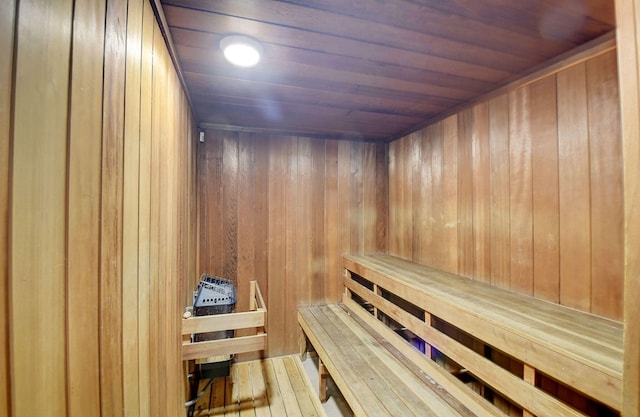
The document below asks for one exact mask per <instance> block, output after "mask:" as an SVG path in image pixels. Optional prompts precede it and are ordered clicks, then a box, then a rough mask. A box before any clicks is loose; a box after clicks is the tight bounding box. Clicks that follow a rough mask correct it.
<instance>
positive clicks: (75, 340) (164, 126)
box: [0, 0, 195, 416]
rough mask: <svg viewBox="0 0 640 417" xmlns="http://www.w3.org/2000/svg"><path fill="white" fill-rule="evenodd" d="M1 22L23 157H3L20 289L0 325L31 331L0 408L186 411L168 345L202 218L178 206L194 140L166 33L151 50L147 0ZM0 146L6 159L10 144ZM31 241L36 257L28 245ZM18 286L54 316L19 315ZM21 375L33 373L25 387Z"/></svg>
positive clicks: (27, 14) (1, 180)
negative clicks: (25, 357) (195, 225)
mask: <svg viewBox="0 0 640 417" xmlns="http://www.w3.org/2000/svg"><path fill="white" fill-rule="evenodd" d="M4 7H9V8H11V10H14V11H15V10H16V6H15V3H12V2H11V3H6V4H5V3H3V8H4ZM3 10H4V9H3ZM5 18H7V19H10V20H11V23H9V22H6V25H5V24H4V23H5V22H4V20H3V30H5V28H6V30H10V31H11V33H12V34H13V32H14V29H16V30H17V31H16V33H18V38H16V39H12V37H13V35H11V39H12V40H11V45H12V48H13V46H15V47H16V50H15V53H16V55H15V57H16V60H14V57H13V52H12V51H13V49H11V50H9V49H7V50H5V46H4V44H2V51H3V52H5V56H6V57H7V60H5V61H6V62H7V64H8V65H9V68H10V69H9V71H10V74H12V75H15V77H16V79H15V81H14V80H10V82H9V83H7V84H5V83H4V82H3V83H2V86H3V87H2V88H3V89H4V88H7V90H6V97H7V98H8V99H9V100H12V101H14V104H13V105H12V107H10V108H9V109H7V112H6V113H5V112H4V111H3V112H2V115H3V116H2V117H3V119H2V120H0V128H1V129H2V130H4V128H5V126H4V121H5V119H4V117H5V114H6V115H7V117H8V118H9V119H7V120H9V123H10V124H11V125H13V138H12V141H13V142H14V145H16V146H14V148H13V149H11V150H9V149H7V152H3V154H2V156H3V157H4V156H6V157H7V161H6V162H7V163H6V164H3V169H4V167H6V168H7V169H10V170H11V172H9V171H7V174H6V175H5V172H4V171H2V172H0V184H1V185H0V194H4V193H5V192H8V188H7V185H8V182H7V181H9V178H11V179H12V180H11V181H12V182H13V183H12V184H11V188H10V189H11V190H12V191H11V195H8V194H7V195H6V196H5V197H6V198H3V202H5V201H6V203H5V204H11V205H12V212H13V213H14V214H13V215H12V218H11V219H8V218H7V217H5V216H6V213H7V210H6V208H7V207H6V206H2V207H0V212H1V213H2V214H1V216H2V218H3V220H2V225H3V226H9V227H10V228H11V230H13V232H14V233H15V236H16V239H15V240H14V237H13V236H6V232H5V230H4V229H2V230H0V234H2V235H5V236H4V238H3V240H2V241H3V242H7V243H10V244H11V245H12V250H11V251H10V252H11V255H10V256H11V259H10V260H6V261H5V260H4V259H0V262H1V263H2V268H5V269H3V270H4V271H5V272H11V274H12V275H11V276H13V277H15V279H16V280H18V281H16V283H15V285H13V283H12V284H11V285H12V287H11V288H12V289H11V293H10V294H7V293H6V292H5V291H0V293H1V294H0V296H1V299H2V303H0V311H2V310H6V308H8V307H6V308H5V306H7V304H6V302H10V303H11V305H12V306H14V307H12V311H11V312H10V314H6V315H7V317H9V318H10V319H8V320H9V321H8V323H11V325H12V326H13V325H16V326H17V327H15V328H16V329H18V328H21V327H22V326H23V325H24V326H28V327H29V328H30V329H32V331H30V332H29V338H30V341H29V342H25V341H24V340H23V338H24V337H26V334H25V335H22V334H17V338H14V335H8V336H10V337H9V338H8V340H7V345H6V346H13V347H12V349H14V350H15V352H17V353H16V354H15V355H13V357H11V358H8V357H7V356H6V355H5V354H4V352H5V351H4V350H3V351H2V352H0V354H2V356H3V357H5V359H6V361H3V364H6V365H7V366H9V367H10V368H11V369H13V370H14V371H15V372H16V373H15V376H13V375H9V374H5V376H6V378H5V379H4V380H6V381H10V382H11V388H10V392H8V391H6V390H5V388H6V385H2V386H0V391H2V392H3V393H7V395H8V396H10V397H11V400H7V401H3V402H2V403H3V404H5V403H6V404H11V407H12V408H13V409H12V410H11V413H12V414H14V415H16V416H18V415H23V414H25V413H26V414H33V413H36V414H43V413H44V414H46V413H53V414H56V415H58V414H60V415H70V416H76V415H97V414H100V413H101V412H103V413H106V414H110V415H114V416H118V415H157V416H163V415H175V413H176V412H177V413H181V412H183V411H184V410H183V408H182V405H181V402H182V401H181V398H180V397H181V396H182V394H180V393H181V392H182V386H183V381H182V368H181V361H180V360H179V358H180V348H181V346H180V338H179V337H175V336H176V335H178V334H179V333H180V329H179V328H178V326H179V324H180V321H179V316H178V314H179V310H180V309H181V308H182V303H180V305H179V304H178V302H177V300H178V298H182V296H183V290H182V288H183V286H186V285H184V282H185V281H186V274H185V272H184V271H186V270H187V269H189V268H191V269H195V268H194V265H193V264H194V260H193V258H190V256H191V255H189V254H188V252H189V251H188V250H186V248H187V247H194V244H195V235H194V234H192V233H191V234H190V233H187V232H186V231H187V229H191V230H193V227H192V226H193V225H192V223H193V220H195V217H191V218H189V216H186V215H185V213H186V207H187V206H188V205H191V206H193V203H194V199H195V195H194V194H191V195H190V196H188V195H187V194H186V193H184V192H183V190H187V189H194V185H195V182H194V180H195V177H194V175H193V171H190V173H189V171H188V169H187V165H189V163H192V161H193V157H194V156H195V152H194V150H195V149H194V148H193V144H192V142H191V140H192V139H193V136H192V135H193V132H194V131H193V130H192V129H191V126H192V118H191V114H190V110H189V108H188V106H187V105H186V100H185V98H184V94H183V92H182V91H181V89H180V86H179V83H178V82H177V80H176V77H175V73H173V74H172V72H174V71H175V70H174V68H173V67H172V65H171V63H170V61H169V60H167V55H166V46H165V45H164V42H163V38H162V37H161V36H160V34H159V32H157V33H156V34H157V36H156V37H155V42H154V26H155V29H156V30H158V29H157V24H156V23H155V17H154V15H153V11H152V10H151V8H150V6H149V4H148V2H143V1H131V2H109V3H108V4H106V3H105V2H104V1H99V0H96V1H91V2H83V3H82V4H80V3H78V4H74V3H73V2H58V3H56V4H55V5H51V6H46V7H44V6H42V5H39V4H31V3H29V2H26V3H24V4H21V5H20V13H19V16H18V15H15V14H14V13H13V12H12V13H8V11H7V13H3V19H5ZM3 33H4V32H3ZM41 35H46V36H45V37H44V38H43V37H41ZM9 39H10V38H9V37H5V36H2V42H5V41H7V40H9ZM14 41H15V42H14ZM5 68H6V67H5V66H0V71H5ZM43 71H45V72H46V74H45V72H43ZM43 74H45V75H43ZM2 79H3V80H4V79H5V74H4V72H2ZM43 80H46V82H44V81H43ZM5 86H6V87H5ZM2 91H5V90H2ZM3 97H5V96H4V95H3ZM4 105H5V101H4V98H3V101H2V102H0V106H4ZM3 108H4V107H3ZM25 109H26V110H25ZM43 115H44V116H43ZM25 126H27V127H25ZM0 138H2V141H0V148H1V149H4V147H5V146H8V145H9V142H8V141H6V142H5V136H4V133H2V134H0ZM7 138H8V137H7ZM40 141H44V142H43V143H42V144H40ZM190 142H191V143H190ZM1 149H0V152H2V150H1ZM29 153H30V155H29V156H27V155H28V154H29ZM189 161H191V162H189ZM33 164H36V165H35V166H34V165H33ZM23 171H26V172H27V175H23ZM31 200H33V201H31ZM187 200H189V201H188V202H186V201H187ZM25 204H26V206H25ZM27 207H29V208H27ZM29 219H31V220H29ZM32 226H33V227H32ZM29 227H32V229H29ZM18 234H19V235H20V236H19V237H17V236H18ZM32 238H35V239H32ZM30 239H32V240H31V242H32V243H36V242H37V244H36V245H35V246H31V247H29V241H30ZM5 249H6V248H5ZM5 252H6V253H9V251H3V253H5ZM24 259H29V262H24ZM7 262H9V263H10V264H11V265H13V266H12V268H17V269H15V270H12V271H8V270H7V269H6V268H7ZM25 268H27V269H25ZM151 276H153V277H154V278H153V280H151V279H150V277H151ZM25 277H31V278H25ZM43 277H46V278H43ZM12 279H13V278H12ZM34 279H35V280H37V281H33V280H34ZM25 286H29V287H34V288H36V293H35V295H34V296H35V298H34V299H32V300H31V302H30V303H29V305H31V306H32V305H39V306H47V307H46V308H44V309H43V308H41V307H39V308H37V309H31V310H30V312H28V313H27V314H26V315H23V314H22V311H17V313H19V314H17V313H16V312H14V311H13V308H15V309H18V310H20V309H22V308H25V306H27V304H25V303H23V302H22V300H23V298H24V297H23V294H24V293H25V289H26V287H25ZM23 287H25V288H23ZM189 287H191V285H189ZM40 292H42V294H41V293H40ZM5 312H6V313H9V312H8V311H5ZM14 313H16V314H15V315H14ZM17 317H20V319H19V320H18V319H17ZM14 318H16V320H18V321H16V322H15V323H13V320H14ZM151 318H153V320H151ZM0 331H2V332H3V333H4V332H5V329H4V328H2V329H0ZM51 332H53V333H55V334H54V335H51V334H50V333H51ZM53 333H52V334H53ZM41 338H44V339H46V340H47V343H46V348H45V345H43V344H40V343H37V341H38V340H40V339H41ZM30 346H31V347H30ZM40 346H42V348H43V349H45V351H42V352H37V351H38V350H39V349H41V348H40ZM23 355H28V357H29V359H28V360H29V364H28V365H26V366H25V365H24V364H23V362H24V360H23ZM87 361H89V362H92V363H94V364H95V366H93V367H90V368H87V366H86V362H87ZM100 364H102V366H101V365H100ZM32 367H34V368H33V369H40V370H42V369H46V370H47V372H45V373H42V372H35V371H34V372H30V371H29V369H32ZM19 369H25V370H26V371H27V372H28V373H29V374H30V375H32V376H31V377H30V378H29V379H31V381H30V382H28V384H26V385H25V384H23V382H22V381H23V379H24V378H23V376H24V375H26V374H25V373H22V372H21V371H20V372H19V371H18V370H19ZM3 370H4V368H3ZM12 372H13V371H12ZM3 374H4V372H3ZM33 375H40V376H38V377H36V378H35V379H34V378H33ZM16 381H17V383H16ZM41 384H44V385H45V386H46V387H44V388H41V387H40V385H41ZM7 389H8V388H7ZM33 389H36V391H37V392H36V394H35V397H34V394H33V392H32V390H33ZM169 391H170V392H175V393H178V394H177V395H166V392H169ZM52 392H55V394H53V395H52V394H51V393H52ZM2 395H4V394H2ZM49 397H51V398H49ZM3 398H4V397H3ZM158 399H160V400H158ZM25 406H28V408H29V409H30V410H29V411H24V410H23V408H24V407H25ZM45 409H46V410H47V411H42V410H45Z"/></svg>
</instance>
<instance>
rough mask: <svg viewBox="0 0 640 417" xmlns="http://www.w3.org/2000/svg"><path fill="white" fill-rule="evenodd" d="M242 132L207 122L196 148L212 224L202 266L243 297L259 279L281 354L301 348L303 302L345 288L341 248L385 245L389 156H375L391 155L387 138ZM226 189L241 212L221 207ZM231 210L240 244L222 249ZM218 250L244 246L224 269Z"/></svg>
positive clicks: (274, 351) (205, 212)
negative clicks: (372, 139) (300, 310)
mask: <svg viewBox="0 0 640 417" xmlns="http://www.w3.org/2000/svg"><path fill="white" fill-rule="evenodd" d="M244 135H246V133H237V132H225V131H215V130H208V131H207V132H206V134H205V138H206V139H205V143H204V144H200V147H199V149H198V153H199V154H198V184H199V185H198V187H199V189H200V190H202V194H201V198H200V202H199V210H200V214H199V216H200V218H199V222H200V224H202V225H206V226H205V227H203V231H202V232H201V234H200V256H199V268H200V269H199V271H198V272H199V273H202V272H207V273H210V274H218V275H221V276H225V277H226V278H229V279H231V280H234V281H236V282H237V284H238V291H239V294H238V297H239V298H240V299H242V298H243V297H244V298H247V297H246V296H245V295H242V294H243V293H246V292H247V291H248V282H249V280H250V279H258V280H259V281H260V286H261V288H262V289H263V292H264V294H265V296H266V299H267V300H266V302H267V308H268V311H269V314H268V322H267V334H268V338H269V343H268V355H269V356H277V355H281V354H284V353H293V352H297V349H298V333H297V332H298V325H297V321H296V320H297V318H296V308H297V306H298V305H300V304H314V303H319V302H323V301H324V300H331V301H337V300H338V299H339V298H340V297H341V293H340V286H339V283H340V282H341V279H342V270H341V269H340V268H339V265H340V259H341V256H342V254H344V253H349V252H352V251H354V250H365V249H366V248H369V249H367V250H370V251H376V250H377V249H376V248H385V247H386V232H385V230H386V229H383V232H382V233H381V232H380V230H381V228H383V227H384V225H383V226H381V225H380V224H378V222H379V221H381V220H380V219H384V218H385V217H386V210H387V209H386V188H385V187H382V190H378V189H377V187H375V186H374V184H375V183H377V182H381V183H383V184H384V182H385V177H386V165H384V164H382V163H380V162H379V161H377V159H378V158H380V159H381V160H382V161H383V162H384V161H386V155H384V153H383V154H382V156H380V155H377V152H380V151H379V150H378V147H380V146H382V147H383V148H382V149H383V150H384V149H385V148H384V146H385V145H378V144H372V143H352V142H347V141H335V140H322V139H311V138H305V137H291V136H264V135H260V134H256V133H254V134H251V136H250V137H249V136H244ZM220 138H225V139H224V140H220ZM234 143H235V144H234ZM229 149H234V150H235V149H238V150H237V151H232V152H231V153H229V152H228V150H229ZM249 155H253V157H250V156H249ZM237 158H239V161H240V162H239V163H238V162H237V161H236V159H237ZM252 158H253V159H255V160H256V163H251V162H250V161H251V160H252ZM229 159H232V160H231V161H230V160H229ZM259 159H261V160H262V162H258V160H259ZM234 161H236V162H234ZM219 165H221V166H222V168H221V169H222V170H220V171H217V172H219V173H216V170H218V169H219V168H217V167H218V166H219ZM225 166H226V167H225ZM212 173H213V174H212ZM380 177H382V178H381V179H380ZM227 179H229V180H227ZM234 182H238V185H235V186H234ZM251 184H253V185H251ZM230 189H233V190H236V191H235V192H236V193H237V195H238V202H237V204H236V206H235V207H236V209H235V210H236V213H232V212H221V211H220V210H219V209H217V208H216V207H218V206H219V205H221V206H222V207H225V206H227V205H228V204H229V203H227V202H225V201H224V200H225V199H226V198H227V196H229V195H231V191H230ZM379 192H382V193H383V196H384V197H383V198H381V197H380V196H379V195H378V193H379ZM220 200H223V201H220ZM254 204H255V207H254V206H253V205H254ZM378 213H382V214H378ZM218 216H221V217H222V219H221V220H220V219H219V218H218ZM227 217H231V218H237V219H238V220H237V221H238V234H237V238H236V239H235V240H234V239H229V240H228V243H227V244H229V245H236V246H237V247H236V248H226V249H222V247H221V246H217V245H219V244H218V243H216V241H219V240H220V239H221V233H222V231H223V230H224V228H225V227H227V226H225V224H228V222H229V221H230V220H229V219H228V218H227ZM372 219H376V220H375V221H374V220H372ZM249 225H250V226H249ZM260 227H262V228H263V229H262V231H260V232H259V233H261V234H262V237H261V238H257V237H256V236H255V233H257V232H258V231H259V230H260V229H259V228H260ZM216 250H217V251H223V252H224V253H233V252H237V253H238V257H237V273H235V272H233V271H231V273H230V271H225V266H224V263H220V262H218V261H217V260H216V258H215V256H216V253H215V252H214V251H216ZM258 253H262V254H263V255H261V256H260V257H259V256H258V255H257V254H258ZM247 271H252V272H247ZM251 274H253V275H254V276H253V277H250V276H249V275H251Z"/></svg>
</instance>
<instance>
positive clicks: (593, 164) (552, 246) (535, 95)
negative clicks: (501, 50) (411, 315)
mask: <svg viewBox="0 0 640 417" xmlns="http://www.w3.org/2000/svg"><path fill="white" fill-rule="evenodd" d="M594 54H595V55H594V56H591V57H587V58H586V59H585V60H581V61H579V62H577V63H576V62H567V65H566V66H565V67H564V68H563V69H562V70H561V71H560V72H559V73H552V74H548V75H546V76H545V77H542V78H540V79H538V80H535V81H534V82H532V83H530V84H526V85H524V86H519V87H517V88H516V89H515V90H511V91H508V92H506V93H504V94H501V95H497V96H494V97H492V98H491V99H489V101H487V102H481V103H478V104H475V105H474V106H473V107H469V108H466V109H464V110H462V111H461V112H459V113H457V114H455V115H453V116H450V117H449V118H448V119H445V120H443V121H441V122H437V123H435V124H433V125H431V126H429V127H427V128H425V129H423V130H422V131H420V132H418V133H415V134H412V135H409V136H405V137H404V138H402V139H399V140H397V141H393V142H391V143H390V144H389V192H388V193H389V253H391V254H395V255H398V256H401V257H403V258H405V259H412V260H414V261H418V262H421V263H424V264H428V265H431V266H435V267H438V268H441V269H444V270H446V271H448V272H453V273H460V274H463V275H468V276H470V277H472V278H474V279H478V280H490V282H491V284H492V285H495V286H498V287H502V288H512V289H514V290H517V291H519V292H523V293H526V294H534V295H535V296H536V297H539V298H543V299H545V300H549V301H553V302H560V303H562V304H566V305H569V306H572V307H576V308H579V309H581V310H584V311H593V312H597V314H600V315H603V316H605V317H608V318H613V319H619V318H620V314H621V307H620V306H621V305H622V293H621V292H620V285H621V282H622V278H621V277H622V269H621V267H620V259H621V258H620V257H621V251H622V249H621V248H622V247H621V246H620V245H621V244H622V243H621V242H622V229H621V226H620V224H621V217H620V216H621V212H620V210H621V209H620V207H621V204H622V200H621V198H622V194H621V190H620V188H619V187H620V184H621V183H620V181H621V180H622V171H621V168H620V166H621V165H620V160H621V159H620V158H622V150H621V149H620V148H619V146H616V142H617V141H618V143H619V139H617V138H619V131H618V129H619V128H618V127H616V123H617V122H616V119H617V116H616V115H617V114H618V107H617V104H616V103H617V97H618V93H617V89H616V88H614V86H615V83H616V81H615V80H616V78H617V76H616V71H617V69H616V66H615V62H613V59H612V58H613V56H615V54H614V52H611V51H609V52H598V51H594ZM440 131H442V144H440V142H439V141H440V139H439V133H438V132H440ZM592 137H593V138H592ZM417 138H419V139H417ZM416 139H417V140H418V141H419V142H418V145H419V146H417V148H418V149H420V153H421V157H420V163H419V164H415V163H412V162H411V161H414V160H415V155H414V151H413V149H414V148H416V146H415V145H416V144H415V140H416ZM412 141H413V142H412ZM425 141H428V142H429V144H425V143H420V142H425ZM605 144H606V145H605ZM603 146H606V147H607V149H603ZM428 154H430V157H429V156H427V155H428ZM616 161H618V162H616ZM438 164H441V166H442V168H439V167H438ZM425 165H426V166H425ZM427 171H428V172H429V174H426V172H427ZM438 172H441V180H438V179H437V176H436V175H437V173H438ZM605 184H607V185H606V186H605ZM412 187H420V189H421V190H420V192H419V193H417V194H415V193H416V190H415V189H414V188H412ZM438 187H439V188H438ZM407 193H409V194H410V195H412V196H414V198H412V199H411V200H410V201H411V205H413V206H412V207H410V208H408V207H409V204H408V201H409V200H407V198H406V194H407ZM592 194H593V195H592ZM429 196H432V197H429ZM439 205H441V208H440V207H439ZM439 211H441V212H442V215H441V216H440V215H438V212H439ZM605 212H606V213H607V214H605ZM430 214H434V216H431V215H430ZM431 218H433V219H434V220H435V223H430V224H425V219H429V220H430V219H431ZM595 239H598V240H599V242H598V243H594V242H595ZM430 240H432V241H435V242H439V245H438V246H439V248H437V247H434V246H432V245H431V244H429V243H428V242H429V241H430ZM607 242H609V243H607ZM605 246H606V249H605ZM439 251H442V252H439ZM596 251H597V252H596ZM438 259H441V261H439V260H438ZM616 259H617V260H616ZM464 271H467V272H464ZM595 271H597V276H596V272H595ZM596 288H597V289H598V290H597V291H598V293H595V292H594V291H596V290H595V289H596ZM614 300H615V301H614Z"/></svg>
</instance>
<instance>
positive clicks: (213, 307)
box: [185, 274, 237, 416]
mask: <svg viewBox="0 0 640 417" xmlns="http://www.w3.org/2000/svg"><path fill="white" fill-rule="evenodd" d="M236 299H237V292H236V286H235V285H234V284H233V282H231V281H230V280H228V279H224V278H220V277H216V276H212V275H208V274H202V275H201V276H200V281H199V282H198V287H197V288H196V290H195V291H194V292H193V311H192V314H193V316H195V317H201V316H211V315H216V314H227V313H234V312H235V306H236ZM234 336H235V334H234V331H233V330H222V331H218V332H209V333H199V334H192V335H191V341H192V342H204V341H207V340H218V339H228V338H232V337H234ZM232 359H233V355H222V356H214V357H209V358H206V359H200V360H196V362H195V368H194V372H193V373H192V374H190V378H189V379H190V385H191V393H192V399H191V400H190V401H187V402H186V403H185V406H187V407H189V414H188V415H190V416H191V415H193V409H194V408H193V407H194V406H195V403H196V401H197V400H198V398H200V397H201V396H202V394H204V392H205V391H206V390H207V389H208V388H209V387H210V385H211V383H212V382H213V380H214V379H215V378H218V377H225V376H229V371H230V368H231V361H232ZM206 379H208V380H209V383H208V384H206V386H205V387H204V388H203V389H202V390H201V392H199V393H198V385H199V383H200V381H201V380H206Z"/></svg>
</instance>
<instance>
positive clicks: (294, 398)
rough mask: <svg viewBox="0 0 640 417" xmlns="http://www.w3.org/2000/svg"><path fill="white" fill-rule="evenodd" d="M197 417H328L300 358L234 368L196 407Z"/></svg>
mask: <svg viewBox="0 0 640 417" xmlns="http://www.w3.org/2000/svg"><path fill="white" fill-rule="evenodd" d="M194 415H195V416H197V417H199V416H225V417H227V416H234V417H235V416H238V417H245V416H250V417H263V416H264V417H267V416H270V417H285V416H286V417H293V416H299V417H311V416H319V417H320V416H321V417H326V414H325V412H324V410H323V408H322V405H321V404H320V401H319V400H318V397H317V395H316V394H315V392H314V390H313V388H312V387H311V383H310V382H309V378H308V377H307V375H306V373H305V370H304V368H303V366H302V362H301V361H300V358H299V357H298V356H283V357H278V358H270V359H265V360H261V361H251V362H241V363H237V364H233V365H232V366H231V375H230V376H228V377H227V378H217V379H216V380H215V381H214V383H213V385H212V386H211V388H210V390H209V391H208V392H207V393H206V394H205V395H204V396H203V397H202V398H201V399H200V400H199V401H198V403H197V404H196V412H195V414H194Z"/></svg>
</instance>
